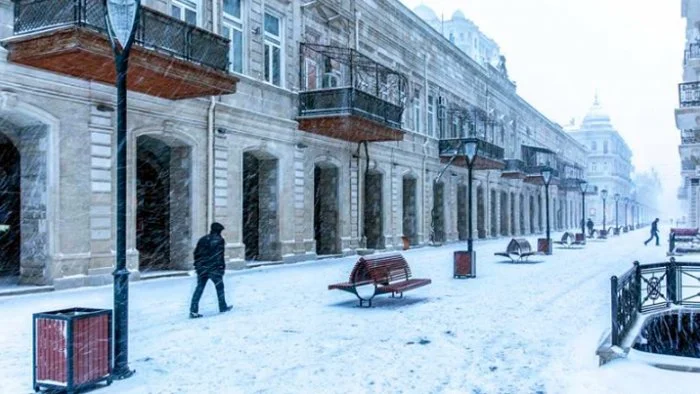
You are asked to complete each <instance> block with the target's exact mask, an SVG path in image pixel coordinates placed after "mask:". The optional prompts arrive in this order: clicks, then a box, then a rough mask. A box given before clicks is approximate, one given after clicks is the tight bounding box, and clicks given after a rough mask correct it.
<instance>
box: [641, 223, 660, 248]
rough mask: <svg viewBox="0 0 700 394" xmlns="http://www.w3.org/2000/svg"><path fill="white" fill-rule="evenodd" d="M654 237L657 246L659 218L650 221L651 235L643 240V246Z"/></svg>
mask: <svg viewBox="0 0 700 394" xmlns="http://www.w3.org/2000/svg"><path fill="white" fill-rule="evenodd" d="M654 237H656V246H659V218H656V219H655V220H654V221H653V222H651V236H650V237H649V239H647V240H646V241H644V246H647V244H648V243H649V242H651V240H652V239H654Z"/></svg>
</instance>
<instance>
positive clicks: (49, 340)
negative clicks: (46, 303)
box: [33, 308, 112, 392]
mask: <svg viewBox="0 0 700 394" xmlns="http://www.w3.org/2000/svg"><path fill="white" fill-rule="evenodd" d="M33 316H34V354H33V364H34V373H33V377H34V382H33V387H34V390H35V391H39V390H40V389H42V388H43V389H48V390H51V391H55V390H62V391H66V392H74V391H76V390H80V389H83V388H87V387H90V386H93V385H95V384H97V383H100V382H106V383H107V384H108V385H109V384H111V383H112V375H111V374H112V311H111V310H109V309H90V308H70V309H63V310H58V311H52V312H42V313H35V314H34V315H33Z"/></svg>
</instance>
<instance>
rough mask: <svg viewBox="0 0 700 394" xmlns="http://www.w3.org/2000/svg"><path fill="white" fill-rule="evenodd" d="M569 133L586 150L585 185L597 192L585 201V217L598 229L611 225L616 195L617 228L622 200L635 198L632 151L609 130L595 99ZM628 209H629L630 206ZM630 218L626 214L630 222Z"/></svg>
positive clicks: (613, 219)
mask: <svg viewBox="0 0 700 394" xmlns="http://www.w3.org/2000/svg"><path fill="white" fill-rule="evenodd" d="M570 134H571V136H573V137H574V138H575V139H576V140H577V141H578V142H580V143H581V144H583V145H584V146H585V147H586V148H587V150H588V157H587V160H586V163H587V164H586V165H587V166H588V168H587V174H588V177H587V178H588V184H589V188H591V189H592V190H595V189H597V191H598V194H597V195H592V196H589V197H587V199H586V211H587V212H586V215H587V217H588V218H590V219H592V220H593V222H594V223H595V224H596V226H602V225H603V223H604V222H605V225H606V227H610V226H614V225H615V195H619V201H618V208H617V209H618V212H617V213H618V225H620V226H623V225H624V224H625V223H624V212H625V211H624V209H625V208H624V199H625V198H628V199H632V200H634V199H635V197H636V195H635V185H634V183H633V182H632V178H631V174H632V172H633V171H634V169H633V167H632V151H631V150H630V149H629V147H628V146H627V143H626V142H625V140H624V139H623V138H622V136H620V134H619V133H618V132H617V130H615V128H614V127H613V125H612V122H611V120H610V116H609V115H608V114H607V113H606V112H605V111H604V109H603V107H602V106H601V105H600V102H599V100H598V98H597V97H596V99H595V101H594V103H593V106H591V108H590V110H589V111H588V113H587V114H586V116H585V117H584V118H583V121H582V123H581V125H580V126H579V127H578V129H577V130H576V131H571V132H570ZM603 190H607V192H608V196H607V198H606V201H605V204H603V199H602V195H601V193H602V191H603ZM603 205H605V210H603ZM628 206H629V209H631V204H630V205H628ZM631 215H632V213H631V212H629V213H628V216H630V217H629V221H630V222H631ZM629 224H632V223H629Z"/></svg>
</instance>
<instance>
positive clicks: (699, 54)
mask: <svg viewBox="0 0 700 394" xmlns="http://www.w3.org/2000/svg"><path fill="white" fill-rule="evenodd" d="M689 60H700V43H697V42H695V43H692V44H690V45H688V49H686V50H685V63H686V64H687V63H688V61H689Z"/></svg>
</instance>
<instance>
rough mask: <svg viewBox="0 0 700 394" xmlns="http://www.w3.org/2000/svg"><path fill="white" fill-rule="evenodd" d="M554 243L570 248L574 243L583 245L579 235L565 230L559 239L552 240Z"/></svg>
mask: <svg viewBox="0 0 700 394" xmlns="http://www.w3.org/2000/svg"><path fill="white" fill-rule="evenodd" d="M554 243H555V244H557V245H562V246H564V247H566V248H569V249H571V248H573V247H574V246H576V245H583V244H584V243H585V242H584V241H583V240H581V239H580V237H576V236H575V235H574V234H572V233H570V232H568V231H567V232H565V233H564V234H563V235H562V236H561V240H560V241H554Z"/></svg>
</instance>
